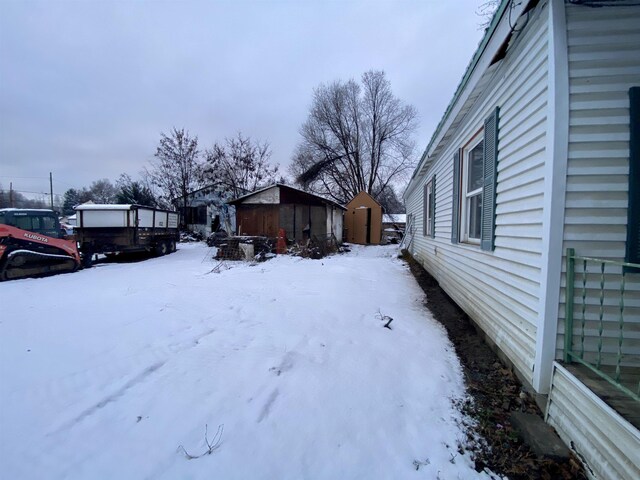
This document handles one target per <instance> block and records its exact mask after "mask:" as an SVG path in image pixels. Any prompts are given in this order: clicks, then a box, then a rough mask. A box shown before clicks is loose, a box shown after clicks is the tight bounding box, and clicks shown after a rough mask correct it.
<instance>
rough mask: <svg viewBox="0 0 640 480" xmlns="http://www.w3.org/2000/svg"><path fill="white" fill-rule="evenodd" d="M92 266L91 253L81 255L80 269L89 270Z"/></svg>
mask: <svg viewBox="0 0 640 480" xmlns="http://www.w3.org/2000/svg"><path fill="white" fill-rule="evenodd" d="M92 265H93V253H91V252H86V253H84V254H83V255H82V268H91V266H92Z"/></svg>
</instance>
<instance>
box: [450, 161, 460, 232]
mask: <svg viewBox="0 0 640 480" xmlns="http://www.w3.org/2000/svg"><path fill="white" fill-rule="evenodd" d="M459 230H460V150H458V151H456V153H454V154H453V207H452V210H451V243H458V232H459Z"/></svg>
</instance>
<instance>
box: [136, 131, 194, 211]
mask: <svg viewBox="0 0 640 480" xmlns="http://www.w3.org/2000/svg"><path fill="white" fill-rule="evenodd" d="M160 135H161V138H160V144H159V145H158V147H157V148H156V153H155V155H154V156H155V161H152V162H151V167H150V168H148V169H145V172H144V173H145V175H146V176H147V178H148V179H149V181H150V182H151V183H152V184H153V185H154V186H155V187H157V188H158V189H159V198H158V201H159V203H160V204H162V205H163V206H165V207H168V206H170V205H175V204H176V202H178V203H179V204H180V205H181V206H182V208H183V211H186V208H187V206H188V194H189V192H192V191H193V190H197V189H198V188H200V186H201V177H202V171H201V170H202V164H201V162H200V151H199V150H198V137H190V136H189V132H185V130H184V129H180V130H178V129H177V128H175V127H174V128H173V129H172V130H171V132H170V133H169V135H166V134H165V133H161V134H160Z"/></svg>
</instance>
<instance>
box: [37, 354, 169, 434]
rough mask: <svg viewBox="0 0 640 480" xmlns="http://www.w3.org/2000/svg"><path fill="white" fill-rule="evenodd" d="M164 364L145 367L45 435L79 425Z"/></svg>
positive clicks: (159, 363)
mask: <svg viewBox="0 0 640 480" xmlns="http://www.w3.org/2000/svg"><path fill="white" fill-rule="evenodd" d="M165 363H167V362H166V361H164V362H158V363H154V364H153V365H151V366H149V367H147V368H146V369H144V370H143V371H142V372H141V373H139V374H138V375H136V376H135V377H133V378H132V379H131V380H129V381H128V382H127V383H125V384H124V385H123V386H122V387H120V388H119V389H117V390H116V391H115V392H113V393H111V394H110V395H107V396H106V397H104V398H103V399H102V400H100V401H99V402H98V403H96V404H94V405H93V406H91V407H89V408H87V409H86V410H84V411H83V412H81V413H80V414H79V415H77V416H76V417H75V418H73V419H72V420H70V421H68V422H66V423H65V424H63V425H62V426H61V427H59V428H58V429H56V430H55V431H53V432H51V433H49V434H47V436H50V435H57V434H59V433H62V432H64V431H65V430H68V429H70V428H72V427H73V426H74V425H76V424H78V423H80V422H81V421H82V420H84V419H85V418H87V417H90V416H91V415H93V414H94V413H96V412H97V411H98V410H100V409H102V408H104V407H106V406H107V405H109V404H110V403H112V402H115V401H116V400H117V399H118V398H119V397H121V396H122V395H124V394H125V393H126V392H127V390H129V389H130V388H132V387H134V386H136V385H137V384H139V383H141V382H143V381H144V380H145V379H146V378H147V377H148V376H149V375H151V374H152V373H154V372H155V371H156V370H158V369H159V368H161V367H162V366H163V365H164V364H165Z"/></svg>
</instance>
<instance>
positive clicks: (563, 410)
mask: <svg viewBox="0 0 640 480" xmlns="http://www.w3.org/2000/svg"><path fill="white" fill-rule="evenodd" d="M546 417H547V418H546V420H547V422H549V423H550V424H551V425H552V426H553V427H554V428H555V429H556V430H557V432H558V434H559V435H560V437H561V438H562V439H563V440H564V441H565V443H567V445H573V448H574V449H575V450H576V451H577V452H578V454H579V455H580V457H581V458H582V459H583V460H584V461H585V463H586V464H587V466H588V468H587V469H586V472H587V474H588V476H589V477H590V478H592V479H599V480H614V479H615V480H619V479H620V480H621V479H630V478H640V436H639V435H638V430H637V429H636V428H634V427H633V426H632V425H630V424H629V423H628V422H627V421H626V420H624V419H623V418H622V417H621V416H620V415H618V414H617V413H616V412H615V411H614V410H613V409H611V408H610V407H609V406H607V405H606V404H604V402H602V401H601V400H600V399H598V398H597V397H596V396H595V395H594V394H593V393H591V391H589V390H588V389H587V388H586V387H585V386H584V385H582V383H581V382H580V381H579V380H577V379H576V378H575V377H574V376H573V375H572V374H571V373H570V372H568V371H567V370H566V369H564V368H563V367H561V366H560V365H558V364H554V371H553V377H552V386H551V391H550V393H549V403H548V406H547V413H546Z"/></svg>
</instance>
